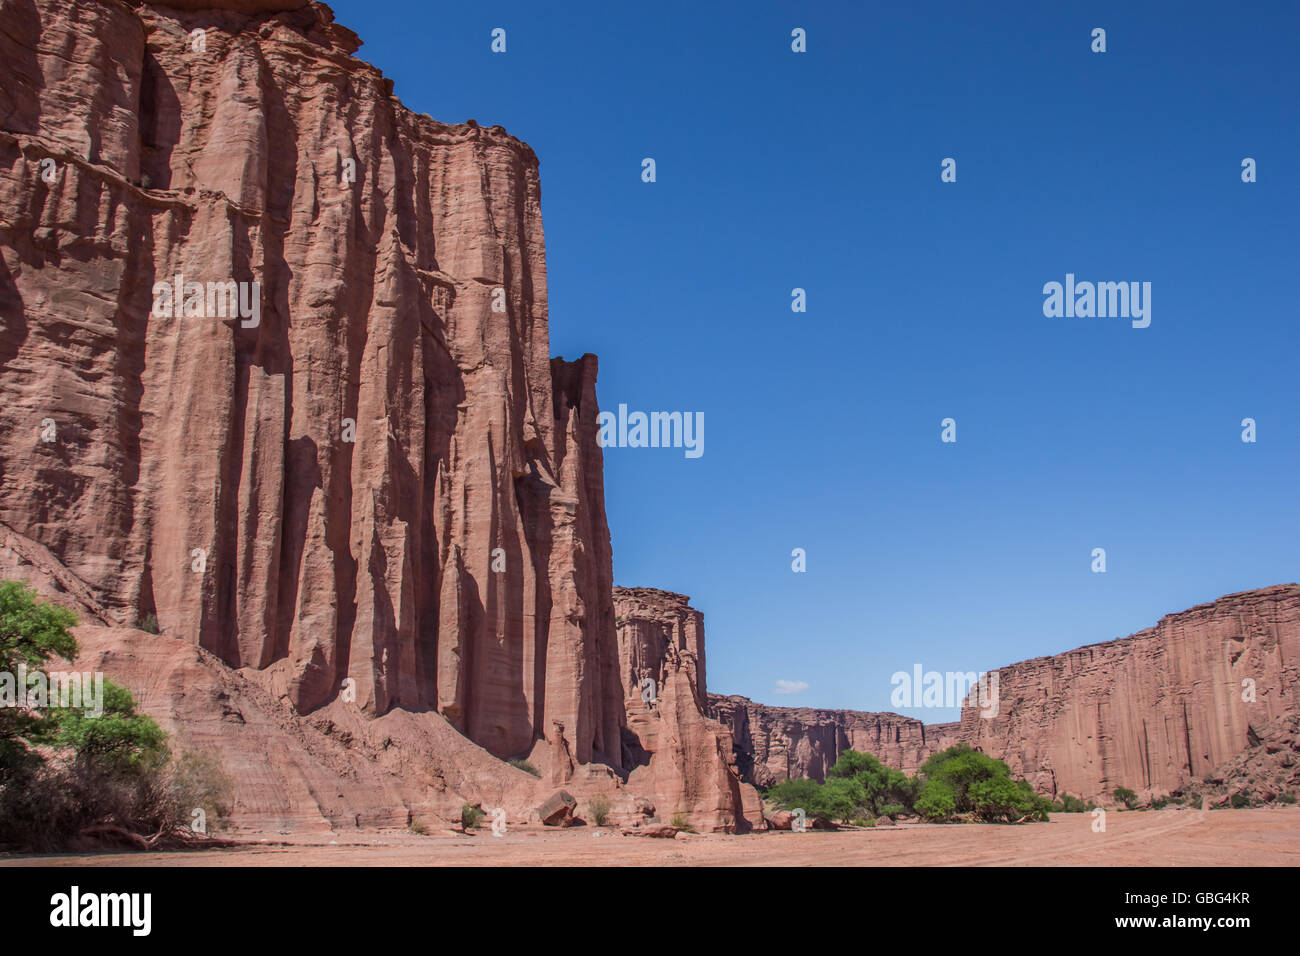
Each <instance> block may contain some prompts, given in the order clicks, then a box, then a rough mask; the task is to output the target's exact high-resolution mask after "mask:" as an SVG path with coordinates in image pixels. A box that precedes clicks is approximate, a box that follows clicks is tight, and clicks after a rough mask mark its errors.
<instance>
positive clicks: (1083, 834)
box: [0, 807, 1300, 866]
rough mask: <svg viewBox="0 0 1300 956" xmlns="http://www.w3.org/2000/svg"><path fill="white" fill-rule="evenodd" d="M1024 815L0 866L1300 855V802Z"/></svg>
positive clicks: (964, 862) (1132, 861) (115, 856)
mask: <svg viewBox="0 0 1300 956" xmlns="http://www.w3.org/2000/svg"><path fill="white" fill-rule="evenodd" d="M1092 819H1093V818H1092V816H1091V815H1089V814H1070V813H1064V814H1056V815H1054V816H1053V818H1052V820H1051V822H1050V823H1040V824H1032V825H1022V826H983V825H973V824H966V825H960V826H925V825H903V826H897V827H878V828H876V829H873V830H860V831H841V832H835V833H823V832H816V831H809V832H807V833H781V832H769V833H760V834H751V835H748V836H726V835H701V836H690V837H687V838H680V839H676V840H662V839H646V838H642V837H630V836H621V835H620V834H619V833H618V832H617V831H615V830H598V829H596V828H593V827H577V828H574V829H571V830H550V829H520V830H513V831H511V832H510V833H507V834H505V835H504V836H501V837H494V836H492V833H491V831H490V830H487V829H484V830H480V831H478V832H476V833H474V834H473V835H468V836H467V835H464V834H460V833H452V832H450V831H449V832H446V833H441V834H431V835H428V836H420V835H417V834H413V833H408V832H406V831H402V832H400V833H398V832H391V831H376V832H372V833H363V834H349V835H347V836H343V835H326V836H321V837H304V836H297V837H294V838H292V839H294V840H296V841H299V842H295V843H293V844H292V845H284V844H283V843H280V842H278V841H284V840H288V839H290V838H287V837H282V836H278V835H277V836H275V837H273V838H267V842H261V841H260V839H258V838H252V841H251V842H249V843H247V844H245V845H242V846H239V847H235V848H230V849H218V850H202V851H191V852H181V853H105V854H92V855H78V856H22V857H18V856H7V857H4V858H0V866H2V865H8V866H14V865H25V866H32V865H36V866H116V865H131V866H140V865H146V866H448V865H450V866H520V865H522V866H537V865H541V866H642V865H646V866H773V865H776V866H1020V865H1046V866H1057V865H1059V866H1070V865H1080V864H1081V865H1090V866H1300V808H1295V807H1292V808H1286V809H1273V810H1212V811H1208V812H1207V811H1197V810H1164V811H1159V812H1145V813H1143V812H1131V813H1129V812H1125V813H1118V812H1112V813H1110V814H1108V815H1107V817H1106V832H1105V833H1094V832H1093V831H1092Z"/></svg>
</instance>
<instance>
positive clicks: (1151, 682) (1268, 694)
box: [958, 584, 1300, 797]
mask: <svg viewBox="0 0 1300 956" xmlns="http://www.w3.org/2000/svg"><path fill="white" fill-rule="evenodd" d="M997 673H998V695H999V702H998V713H997V716H996V717H993V718H991V719H986V718H983V717H981V716H980V713H979V710H978V708H977V707H975V706H972V704H971V702H970V701H969V699H968V701H967V705H966V706H965V707H964V708H963V709H962V719H961V727H960V731H959V732H958V736H959V737H960V739H962V740H965V741H966V742H967V743H969V744H970V745H971V746H973V747H978V748H979V749H980V750H983V751H985V752H986V753H989V754H991V755H992V756H994V757H998V758H999V759H1001V760H1005V761H1006V762H1007V764H1008V765H1009V766H1010V767H1011V770H1012V772H1013V773H1014V774H1015V775H1017V776H1022V777H1025V778H1026V779H1028V780H1029V781H1031V782H1032V783H1033V784H1034V785H1035V787H1036V788H1037V789H1038V790H1039V791H1041V792H1043V793H1060V792H1065V793H1070V794H1075V795H1082V796H1085V797H1095V796H1098V795H1101V794H1103V793H1105V792H1107V791H1110V790H1113V789H1114V788H1115V787H1117V786H1120V787H1128V788H1129V789H1131V790H1134V791H1137V792H1139V793H1162V792H1163V793H1168V792H1170V791H1172V790H1175V789H1177V788H1178V787H1179V786H1181V785H1183V784H1186V783H1189V782H1192V781H1195V780H1200V779H1203V778H1205V777H1207V776H1209V775H1211V774H1212V773H1214V772H1215V771H1216V770H1217V769H1218V768H1219V767H1220V766H1222V765H1224V764H1226V763H1228V762H1229V761H1230V760H1232V758H1234V757H1235V756H1236V755H1238V754H1239V753H1241V752H1242V751H1244V750H1245V749H1246V748H1248V747H1250V746H1252V745H1253V744H1254V743H1257V742H1258V734H1259V733H1260V731H1261V730H1262V728H1264V727H1265V726H1266V725H1270V724H1273V723H1275V722H1276V721H1278V719H1279V718H1282V717H1284V716H1285V715H1289V714H1295V713H1297V712H1300V708H1298V707H1297V704H1296V694H1297V690H1300V585H1296V584H1285V585H1278V586H1276V587H1269V588H1262V589H1259V590H1255V591H1245V592H1242V593H1240V594H1230V595H1227V596H1226V597H1221V598H1219V599H1218V600H1216V601H1212V602H1210V603H1208V604H1200V605H1197V606H1196V607H1193V608H1190V609H1188V610H1186V611H1180V612H1179V613H1177V614H1169V615H1166V616H1165V617H1163V618H1161V619H1160V622H1159V623H1158V624H1156V626H1155V627H1150V628H1147V629H1146V630H1143V631H1139V632H1138V633H1136V634H1134V635H1132V636H1131V637H1126V638H1121V639H1119V640H1114V641H1109V642H1107V643H1104V644H1092V645H1089V646H1087V647H1080V648H1078V649H1077V650H1073V651H1069V652H1067V653H1065V654H1056V655H1054V656H1052V657H1039V658H1035V659H1034V660H1030V661H1023V662H1022V663H1019V664H1012V665H1011V666H1009V667H1003V668H1000V669H999V670H998V671H997ZM1250 697H1253V700H1252V699H1246V698H1250Z"/></svg>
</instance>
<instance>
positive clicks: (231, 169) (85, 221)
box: [0, 0, 737, 825]
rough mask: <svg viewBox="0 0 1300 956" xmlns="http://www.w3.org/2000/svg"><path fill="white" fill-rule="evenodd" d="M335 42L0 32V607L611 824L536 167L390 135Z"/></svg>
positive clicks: (574, 430) (573, 380) (416, 132)
mask: <svg viewBox="0 0 1300 956" xmlns="http://www.w3.org/2000/svg"><path fill="white" fill-rule="evenodd" d="M200 7H201V8H202V9H199V8H200ZM332 20H333V17H332V14H331V13H330V11H329V10H328V8H326V7H324V6H323V5H320V4H317V3H305V2H293V0H278V2H258V0H243V2H227V3H202V4H200V3H190V2H186V3H173V4H170V5H169V6H154V5H151V4H127V3H121V2H117V0H103V2H100V0H72V2H67V0H63V2H55V0H24V2H19V3H6V4H4V5H3V6H0V81H2V82H0V315H2V316H3V320H4V321H3V329H2V330H0V538H2V541H0V544H2V545H3V547H2V548H0V574H3V575H5V576H12V577H20V578H24V579H27V580H29V581H31V582H32V583H34V584H35V585H37V586H38V587H39V588H41V589H42V590H44V591H45V592H46V593H50V594H54V595H56V596H57V597H58V598H59V599H60V600H62V601H64V602H66V603H72V604H75V605H76V606H78V607H79V608H80V609H81V611H82V615H83V619H84V620H86V621H87V622H88V623H98V624H99V625H102V626H104V627H108V628H111V629H115V630H113V631H112V633H113V634H114V635H116V636H117V638H118V639H119V640H121V641H127V635H129V640H130V643H131V648H132V653H136V651H137V650H138V648H137V647H136V642H138V640H139V639H140V638H139V635H138V632H132V631H130V630H129V628H130V627H131V626H133V625H135V624H137V623H138V622H141V621H143V620H144V619H145V618H146V617H147V616H149V615H156V617H157V621H158V624H159V626H160V627H161V630H162V632H163V635H162V636H161V637H157V638H154V640H156V641H158V642H166V644H167V647H168V648H169V650H174V648H172V647H171V645H170V642H172V641H174V640H180V641H184V642H188V643H189V644H191V645H197V647H199V648H202V649H203V650H204V651H206V652H208V653H209V657H208V658H204V662H205V664H204V667H205V671H204V673H205V674H207V677H206V678H204V680H206V681H207V682H208V683H213V682H215V684H216V685H217V686H220V685H221V684H222V683H223V682H224V681H226V680H230V679H234V677H233V676H232V675H230V674H225V673H222V674H217V673H216V672H213V673H208V671H210V670H211V668H212V666H214V665H215V663H216V662H220V663H221V664H223V665H225V666H226V667H227V668H229V669H233V670H237V671H239V672H240V673H241V674H243V675H244V676H246V677H247V676H248V675H249V674H250V673H251V672H255V677H253V678H250V679H254V682H255V683H256V685H257V686H258V687H261V688H264V689H265V691H266V693H267V694H269V695H270V697H269V699H270V700H272V701H276V702H281V701H282V702H283V703H284V704H285V705H286V706H288V707H289V708H291V710H292V712H293V713H295V714H298V715H303V714H310V715H315V714H317V713H319V712H326V711H330V709H331V708H336V707H347V706H352V707H355V708H356V709H357V711H358V713H359V714H361V715H363V716H365V717H368V718H372V719H374V718H381V717H384V716H385V715H389V714H391V713H393V712H394V711H396V710H400V711H403V712H405V713H407V714H409V715H419V717H420V720H421V721H423V722H422V723H421V725H420V726H421V729H420V730H419V731H418V732H417V731H412V733H413V739H416V738H419V739H423V737H422V735H426V734H434V735H435V737H436V739H438V740H445V739H446V737H445V735H444V734H443V733H442V731H441V730H438V729H437V728H436V723H437V721H436V720H434V718H435V716H436V717H437V720H445V722H446V723H447V724H449V725H450V727H451V728H453V729H454V730H456V731H459V732H460V733H461V734H463V735H464V737H465V738H468V741H472V742H473V743H474V744H476V745H478V746H480V747H481V748H483V750H485V751H486V752H487V753H490V754H493V755H495V756H497V757H502V758H505V757H529V758H530V759H531V760H532V761H533V762H534V764H535V765H537V766H538V768H539V769H540V770H541V771H542V773H543V778H544V783H545V784H547V785H550V784H560V783H563V784H566V785H570V784H571V782H572V781H575V780H576V781H577V782H576V783H572V785H570V786H569V787H568V788H569V789H570V790H572V791H573V792H574V793H575V795H577V796H578V797H579V798H581V793H580V791H582V789H583V786H584V784H583V780H589V782H590V783H591V785H592V786H593V787H595V786H603V787H605V788H606V789H610V790H615V791H616V790H617V789H618V785H617V776H618V775H619V774H622V773H623V772H624V768H623V766H622V754H623V747H624V740H623V736H624V728H625V724H626V715H625V710H624V701H623V696H624V695H623V688H622V686H621V684H620V676H619V663H620V662H619V648H618V640H617V635H616V633H615V626H614V611H613V598H612V571H611V568H612V564H611V553H610V542H609V531H608V528H607V526H606V522H605V512H604V501H603V477H602V459H601V453H600V449H599V447H598V443H597V440H596V435H597V432H596V414H597V407H596V399H595V380H596V371H597V369H596V361H595V359H594V358H593V357H590V356H587V357H584V358H582V359H580V360H578V361H577V362H572V363H570V362H564V361H562V360H559V359H556V360H554V361H553V360H552V359H551V357H550V355H549V342H548V327H547V321H548V316H547V294H546V261H545V251H544V243H543V234H542V222H541V211H540V184H539V179H538V162H537V158H536V156H535V155H534V154H533V152H532V150H531V149H529V147H528V146H527V145H525V144H524V143H521V142H520V141H518V140H516V139H514V138H512V137H510V136H509V135H507V134H506V133H505V131H504V130H502V129H500V128H499V127H492V128H490V129H484V128H480V127H479V126H478V125H477V124H475V123H473V122H469V123H466V124H463V125H446V124H442V123H438V122H435V121H434V120H432V119H430V118H428V117H425V116H421V115H418V114H415V113H412V112H410V111H409V110H407V109H405V108H404V107H403V106H402V105H401V104H400V103H399V102H398V101H397V100H396V99H395V98H394V97H393V96H392V84H391V82H390V81H388V80H385V79H384V77H383V76H382V75H381V74H380V73H379V71H378V70H376V69H375V68H373V67H371V66H369V65H368V64H366V63H364V62H362V61H360V60H358V59H355V58H354V57H352V56H351V54H352V52H353V51H354V50H355V49H356V48H357V46H358V40H357V38H356V36H355V35H354V34H352V33H351V32H350V31H348V30H346V29H344V28H342V27H339V26H337V25H335V24H334V23H333V22H332ZM194 31H200V32H199V33H198V34H196V33H195V32H194ZM196 38H201V41H202V42H201V43H198V44H197V45H196ZM177 275H181V276H183V277H184V278H183V281H184V282H199V283H205V284H206V283H225V282H237V283H247V284H248V287H249V288H251V283H253V282H256V283H258V284H259V290H260V298H259V299H258V301H259V303H260V321H258V322H256V323H255V324H254V323H251V322H247V321H243V320H241V319H239V318H229V317H227V318H220V317H204V316H202V315H186V316H182V317H170V316H159V315H156V314H154V311H155V306H156V302H155V295H156V293H155V290H154V284H155V283H156V282H159V281H162V282H171V281H172V280H173V277H175V276H177ZM125 646H126V645H125V644H123V647H125ZM119 657H120V655H119ZM112 658H113V655H111V654H110V655H109V656H108V658H106V659H110V660H111V659H112ZM124 666H125V667H126V671H125V672H126V674H127V676H130V675H131V674H133V673H139V672H140V668H141V667H143V666H144V665H142V664H140V663H139V662H138V661H137V662H136V663H135V664H132V665H131V666H126V664H125V663H124ZM178 666H179V665H178ZM133 668H134V670H133ZM145 669H146V670H147V668H145ZM108 670H109V674H110V676H114V674H113V669H112V666H109V667H108ZM172 672H173V673H174V672H176V671H174V670H173V671H172ZM190 676H192V677H193V678H194V679H196V680H199V679H200V677H201V675H199V674H198V673H197V672H195V673H192V674H191V675H190ZM137 689H139V688H137ZM146 696H148V695H147V694H146ZM277 706H279V705H278V704H277ZM161 716H163V717H164V718H167V719H169V715H167V714H162V715H161ZM170 716H171V717H175V716H176V714H175V713H174V714H172V715H170ZM277 719H278V718H277ZM413 719H414V718H413ZM403 726H405V725H403ZM691 730H692V727H691V726H690V725H689V722H688V723H687V724H683V725H681V726H680V727H678V728H676V729H675V730H674V732H678V731H680V732H683V733H689V732H690V731H691ZM294 732H295V733H297V731H296V730H295V731H294ZM349 732H351V733H353V734H354V737H355V736H356V735H357V734H359V733H360V732H359V731H357V730H355V729H353V730H352V731H349ZM398 737H399V735H394V738H393V739H394V740H397V739H398ZM714 743H715V741H714V740H713V738H711V737H710V738H709V739H708V740H707V741H706V742H705V743H704V744H703V745H702V747H696V746H695V745H694V744H691V743H689V742H688V743H687V744H686V745H685V746H684V748H683V749H682V750H680V751H675V750H674V751H671V753H673V754H677V753H681V754H690V755H691V759H696V758H697V756H698V755H702V754H705V752H711V751H712V750H713V748H714ZM242 746H244V744H243V743H240V744H238V747H242ZM420 746H422V744H420ZM238 747H237V748H236V749H238ZM435 749H436V748H435ZM453 750H455V748H453ZM459 752H460V751H458V750H455V753H459ZM661 753H662V754H664V756H663V757H661V758H660V759H659V761H658V762H657V764H656V773H657V774H661V775H664V776H663V779H670V776H671V775H670V774H669V771H667V770H666V769H665V768H664V761H665V760H666V759H669V758H668V756H667V755H668V754H669V753H670V750H666V749H662V748H661ZM451 755H452V754H451V752H449V759H450V756H451ZM232 759H234V760H235V762H236V763H238V762H240V761H241V760H242V759H243V758H242V757H239V756H238V755H237V754H236V755H234V756H233V758H232ZM698 759H706V758H705V757H704V756H698ZM708 759H713V760H714V761H715V763H716V766H715V767H713V768H712V770H711V772H714V773H716V774H719V775H723V776H725V774H726V773H727V772H728V771H727V770H726V766H727V765H726V762H725V759H724V755H718V756H716V757H714V758H708ZM341 766H342V765H340V767H341ZM628 769H632V768H628ZM696 769H699V771H700V772H702V773H704V772H706V771H705V769H704V768H696ZM340 772H342V771H340ZM694 772H695V771H694V770H690V771H687V770H686V769H683V770H682V771H681V772H680V773H679V774H678V776H681V775H683V774H685V776H687V777H689V776H690V775H691V774H692V773H694ZM671 792H673V793H674V794H675V795H676V796H675V803H674V806H673V810H678V809H680V810H683V811H685V812H687V813H692V812H693V811H694V809H695V808H694V806H693V805H692V804H691V802H690V800H691V799H692V794H693V793H694V791H693V790H691V789H690V788H689V787H688V788H686V789H685V790H681V791H680V792H678V791H676V790H674V791H671ZM286 794H287V795H286V796H284V800H285V801H287V803H286V805H287V806H294V807H297V808H298V810H301V811H302V812H308V813H316V812H317V810H316V809H315V808H313V807H308V808H306V809H304V806H303V805H301V804H302V800H300V799H299V797H300V796H301V794H298V793H297V791H294V794H288V793H287V791H286ZM390 797H391V794H390V793H389V792H388V791H385V790H382V788H381V789H380V790H379V791H376V793H375V795H374V799H375V800H376V801H388V802H391V801H390ZM313 799H315V798H313ZM358 799H360V798H358ZM403 799H404V800H406V802H407V803H408V804H410V803H411V799H408V798H407V797H403ZM529 799H531V797H530V798H529ZM706 800H707V804H708V805H707V807H705V808H704V812H705V816H706V817H708V818H710V819H713V818H716V819H717V820H719V821H721V820H723V819H724V818H725V817H726V816H727V815H728V814H732V815H734V814H735V813H736V812H737V807H736V806H733V807H726V806H723V804H722V802H721V801H720V799H719V798H718V797H717V794H714V793H712V792H709V793H707V795H706ZM628 801H629V803H633V802H635V797H634V796H632V795H628ZM416 802H417V803H418V801H416ZM643 802H647V801H643ZM362 803H364V801H362ZM385 805H388V804H387V803H385ZM349 806H352V805H351V804H350V805H349ZM354 809H355V807H354ZM298 810H295V811H293V812H298ZM286 812H289V811H286ZM368 812H369V811H368V810H367V809H366V808H365V807H364V806H362V807H361V808H360V809H358V810H357V813H359V814H360V815H362V816H365V815H366V813H368ZM579 812H581V809H580V810H579ZM325 816H327V817H328V816H329V812H328V811H326V812H325ZM727 825H730V824H727Z"/></svg>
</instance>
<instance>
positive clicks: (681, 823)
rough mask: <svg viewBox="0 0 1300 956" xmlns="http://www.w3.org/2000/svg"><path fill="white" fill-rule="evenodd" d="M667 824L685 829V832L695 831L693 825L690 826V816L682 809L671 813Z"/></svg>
mask: <svg viewBox="0 0 1300 956" xmlns="http://www.w3.org/2000/svg"><path fill="white" fill-rule="evenodd" d="M669 826H674V827H676V828H677V829H679V830H685V831H686V832H687V833H694V832H695V827H693V826H691V821H690V818H689V817H688V816H687V815H686V812H685V811H684V810H678V811H677V812H676V813H674V814H673V818H672V820H670V821H669Z"/></svg>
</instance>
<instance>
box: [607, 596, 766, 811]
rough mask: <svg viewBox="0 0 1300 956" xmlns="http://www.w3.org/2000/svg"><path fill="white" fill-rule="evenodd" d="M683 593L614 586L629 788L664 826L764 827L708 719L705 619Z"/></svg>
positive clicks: (725, 743) (723, 731)
mask: <svg viewBox="0 0 1300 956" xmlns="http://www.w3.org/2000/svg"><path fill="white" fill-rule="evenodd" d="M689 601H690V599H689V598H687V597H686V596H685V595H683V594H674V593H672V592H670V591H658V590H655V589H653V588H615V589H614V610H615V614H616V615H617V622H618V644H619V668H618V674H619V680H620V681H621V684H622V691H623V702H624V708H625V710H626V715H627V716H626V721H627V730H626V732H625V734H624V752H623V761H624V764H625V766H627V767H629V768H631V773H630V775H629V776H628V787H629V789H631V790H634V791H636V792H638V793H642V792H643V793H646V794H647V795H649V796H650V798H651V799H652V800H653V801H654V804H655V806H656V807H657V808H658V810H659V819H660V820H661V821H667V820H671V818H672V816H673V815H674V814H675V813H677V812H678V811H681V812H685V813H687V815H688V816H689V817H690V822H691V823H692V824H693V825H694V826H695V827H696V828H697V829H705V828H707V829H711V830H726V831H730V832H745V831H747V830H749V829H751V828H752V827H755V826H762V811H761V808H760V805H759V800H758V795H757V792H756V791H755V790H754V789H753V787H751V786H750V785H749V784H747V783H742V782H741V780H740V777H739V775H738V774H737V772H736V769H735V767H734V766H733V765H732V764H733V744H732V738H731V734H730V733H729V732H728V730H727V728H726V727H725V726H724V725H723V724H721V723H719V722H718V721H717V720H714V719H712V718H711V717H709V716H708V710H709V707H708V697H707V692H706V689H705V677H704V616H703V615H702V614H701V613H700V612H699V611H697V610H695V609H694V608H692V607H691V606H690V604H689Z"/></svg>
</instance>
